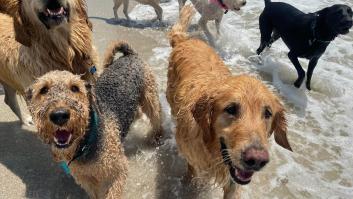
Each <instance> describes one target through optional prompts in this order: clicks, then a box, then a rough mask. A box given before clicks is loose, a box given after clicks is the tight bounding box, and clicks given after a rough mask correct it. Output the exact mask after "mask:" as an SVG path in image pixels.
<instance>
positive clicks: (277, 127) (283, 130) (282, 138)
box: [271, 105, 293, 151]
mask: <svg viewBox="0 0 353 199" xmlns="http://www.w3.org/2000/svg"><path fill="white" fill-rule="evenodd" d="M271 132H274V136H275V141H276V143H277V144H279V145H280V146H282V147H283V148H286V149H288V150H290V151H293V150H292V148H291V146H290V144H289V142H288V139H287V120H286V116H285V110H284V108H283V106H282V105H280V109H279V111H278V112H277V113H276V114H275V116H274V119H273V122H272V129H271Z"/></svg>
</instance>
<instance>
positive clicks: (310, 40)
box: [257, 0, 352, 90]
mask: <svg viewBox="0 0 353 199" xmlns="http://www.w3.org/2000/svg"><path fill="white" fill-rule="evenodd" d="M259 21H260V31H261V44H260V47H259V48H258V49H257V54H260V53H261V52H262V51H263V50H264V49H265V48H266V47H270V46H271V45H272V43H274V42H275V41H277V40H278V39H279V38H282V40H283V41H284V43H285V44H286V45H287V47H288V48H289V50H290V51H289V53H288V57H289V59H290V61H291V62H292V63H293V65H294V66H295V69H296V70H297V73H298V78H297V80H296V81H295V83H294V86H296V87H297V88H299V87H300V86H301V84H302V82H303V81H304V78H305V71H304V70H303V68H302V66H301V65H300V63H299V61H298V58H299V57H300V58H306V59H308V60H310V61H309V66H308V70H307V79H306V87H307V89H308V90H311V85H310V84H311V77H312V75H313V72H314V69H315V67H316V65H317V63H318V60H319V59H320V57H321V56H322V55H323V54H324V53H325V51H326V48H327V47H328V45H329V44H330V42H331V41H333V40H334V39H335V38H336V37H337V36H338V35H339V34H340V33H339V32H340V29H342V28H345V27H349V26H350V27H349V28H351V27H352V9H351V8H350V7H348V6H346V5H340V4H336V5H333V6H331V7H327V8H324V9H322V10H320V11H317V12H315V13H309V14H305V13H303V12H302V11H300V10H298V9H297V8H295V7H293V6H291V5H289V4H286V3H282V2H271V1H270V0H265V9H264V10H263V12H262V13H261V15H260V19H259ZM313 29H314V30H313ZM320 40H321V41H320ZM322 41H324V42H322Z"/></svg>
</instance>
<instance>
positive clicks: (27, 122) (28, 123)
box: [22, 116, 34, 126]
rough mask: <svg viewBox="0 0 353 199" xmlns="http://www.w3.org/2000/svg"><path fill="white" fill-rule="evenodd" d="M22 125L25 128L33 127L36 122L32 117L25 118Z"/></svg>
mask: <svg viewBox="0 0 353 199" xmlns="http://www.w3.org/2000/svg"><path fill="white" fill-rule="evenodd" d="M22 124H23V125H25V126H33V125H34V122H33V119H32V117H31V116H25V117H24V118H23V120H22Z"/></svg>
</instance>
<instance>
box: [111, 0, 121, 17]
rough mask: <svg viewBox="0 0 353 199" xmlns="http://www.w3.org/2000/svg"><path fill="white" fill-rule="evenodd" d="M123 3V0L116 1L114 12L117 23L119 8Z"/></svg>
mask: <svg viewBox="0 0 353 199" xmlns="http://www.w3.org/2000/svg"><path fill="white" fill-rule="evenodd" d="M122 3H123V0H114V7H113V12H114V17H115V20H116V21H117V20H118V19H119V17H118V9H119V7H120V6H121V4H122Z"/></svg>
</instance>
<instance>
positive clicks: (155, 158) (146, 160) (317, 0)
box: [125, 0, 353, 199]
mask: <svg viewBox="0 0 353 199" xmlns="http://www.w3.org/2000/svg"><path fill="white" fill-rule="evenodd" d="M285 2H287V3H290V4H292V5H294V6H296V7H297V8H299V9H301V10H303V11H305V12H313V11H317V10H319V9H321V8H324V7H326V6H329V5H332V4H334V3H344V4H348V5H350V6H351V7H353V2H352V0H335V1H332V0H287V1H285ZM161 6H162V8H163V10H164V22H163V24H162V25H161V24H159V23H158V22H153V23H151V22H146V21H140V22H138V23H142V25H143V24H144V23H150V24H149V25H146V24H145V25H146V26H151V27H152V29H153V28H156V27H169V26H170V25H172V24H174V23H175V21H176V20H177V18H178V3H177V1H176V0H172V1H170V2H167V3H162V4H161ZM263 7H264V2H263V0H249V1H248V3H247V5H246V6H245V7H244V8H243V9H242V11H240V12H237V13H234V12H229V13H228V14H227V15H225V16H224V18H223V22H222V26H221V34H222V35H221V37H220V38H219V39H218V40H217V51H218V52H219V54H220V55H221V56H222V58H223V59H224V60H225V62H226V64H227V65H228V66H229V67H230V68H231V69H232V71H233V73H234V74H240V73H247V74H252V75H256V76H258V77H259V78H261V79H262V80H263V81H265V82H266V84H268V85H269V87H271V88H273V89H274V90H276V91H277V92H278V93H279V94H280V96H282V98H283V101H284V103H285V105H286V108H287V111H288V114H287V118H288V122H289V131H288V136H289V141H290V143H291V145H292V148H293V150H294V152H293V153H292V152H288V151H286V150H285V149H283V148H281V147H279V146H277V145H276V144H275V142H273V140H271V142H272V147H271V161H270V163H269V165H268V166H267V167H266V168H265V169H264V170H262V171H261V172H258V173H257V174H255V176H254V177H253V180H252V183H250V185H247V186H244V187H243V193H242V198H249V199H250V198H251V199H252V198H299V199H301V198H347V199H349V198H353V155H352V154H353V132H352V130H353V101H352V97H353V79H352V77H353V68H352V66H353V55H352V49H353V34H352V33H350V34H348V35H345V36H339V37H338V38H337V39H336V40H335V41H334V42H332V43H331V44H330V46H329V47H328V49H327V51H326V53H325V54H324V55H323V57H322V58H321V59H320V61H319V63H318V65H317V67H316V69H315V71H314V75H313V79H312V91H310V92H308V91H307V90H306V88H305V84H303V87H302V88H300V89H297V88H295V87H294V86H292V84H293V82H294V81H295V79H296V78H297V75H296V71H295V69H294V67H293V66H292V64H291V63H290V61H289V59H288V58H287V53H288V49H287V47H286V46H285V45H284V44H283V42H282V41H281V40H279V41H277V42H276V43H275V44H274V45H273V46H272V48H271V49H269V50H266V51H265V52H264V53H263V55H262V56H261V57H259V56H256V55H255V54H256V53H255V50H256V49H257V47H258V46H259V42H260V33H259V28H258V16H259V15H260V13H261V11H262V9H263ZM130 17H131V18H132V19H137V20H148V19H153V18H155V12H154V10H153V9H152V8H151V7H149V6H144V5H138V6H137V7H135V8H134V9H133V10H132V12H131V13H130ZM198 18H199V15H197V16H196V17H195V19H194V22H193V24H196V22H197V19H198ZM209 27H210V28H211V30H212V31H213V32H215V28H214V25H213V23H209ZM135 31H139V32H141V34H144V35H145V36H146V37H150V38H154V39H155V40H157V43H158V46H157V47H156V48H154V49H153V50H152V52H149V53H150V54H151V56H149V57H148V59H147V60H146V61H148V62H149V63H150V65H151V66H152V67H153V69H154V71H155V73H156V74H157V78H158V82H159V87H160V91H161V96H160V99H161V101H162V105H163V110H164V115H165V117H164V124H163V125H164V128H165V129H166V131H167V134H168V139H167V140H166V142H165V144H164V145H163V146H161V147H159V148H158V149H154V148H153V147H150V146H148V145H147V144H145V136H144V135H140V134H141V132H143V131H144V130H145V129H146V128H147V127H146V122H139V123H137V124H136V125H135V126H134V128H133V129H132V133H131V134H130V135H129V136H128V137H129V138H128V141H127V143H126V147H127V154H128V156H129V159H130V167H129V179H128V185H127V187H126V191H125V192H126V194H125V197H126V198H161V199H162V198H163V199H168V198H221V196H222V194H221V190H220V189H219V188H210V189H209V190H202V191H200V190H197V189H194V188H188V187H185V186H183V184H182V181H181V177H182V175H184V174H185V166H186V165H185V162H184V160H183V159H182V158H180V157H179V156H178V155H177V149H176V144H175V140H174V138H173V133H172V132H173V130H174V128H173V127H174V125H173V121H172V119H171V116H170V109H169V106H168V103H167V102H166V99H165V95H164V91H165V88H166V80H167V76H166V74H167V65H168V57H169V53H170V51H171V48H170V47H169V43H168V40H167V38H166V36H165V34H163V36H160V34H156V33H155V32H153V31H145V30H141V29H136V30H135ZM160 31H162V32H163V33H166V31H167V30H165V29H163V30H160ZM156 35H158V37H159V38H158V39H156V38H155V37H156ZM140 43H141V44H143V41H141V42H140ZM301 63H302V65H303V67H304V68H305V69H306V68H307V64H308V62H307V61H306V60H301Z"/></svg>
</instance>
